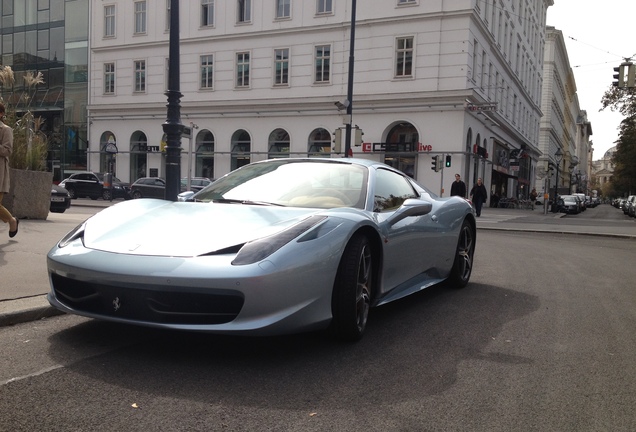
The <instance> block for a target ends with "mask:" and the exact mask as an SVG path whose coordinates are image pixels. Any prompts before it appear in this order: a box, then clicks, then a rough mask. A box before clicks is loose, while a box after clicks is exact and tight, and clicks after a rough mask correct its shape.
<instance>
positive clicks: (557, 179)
mask: <svg viewBox="0 0 636 432" xmlns="http://www.w3.org/2000/svg"><path fill="white" fill-rule="evenodd" d="M559 165H561V161H559V163H557V167H556V178H555V179H554V201H553V203H552V212H553V213H556V212H557V193H558V188H559Z"/></svg>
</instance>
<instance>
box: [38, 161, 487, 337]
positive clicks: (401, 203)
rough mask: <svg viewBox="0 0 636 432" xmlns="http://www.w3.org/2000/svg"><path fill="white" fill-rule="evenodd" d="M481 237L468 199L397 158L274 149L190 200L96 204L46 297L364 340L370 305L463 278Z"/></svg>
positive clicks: (236, 329)
mask: <svg viewBox="0 0 636 432" xmlns="http://www.w3.org/2000/svg"><path fill="white" fill-rule="evenodd" d="M166 227H173V228H174V229H166ZM475 242H476V217H475V212H474V210H473V208H472V206H471V204H470V202H468V201H467V200H465V199H463V198H461V197H457V196H454V197H449V198H446V197H445V198H441V199H440V198H438V197H437V196H436V195H435V194H433V193H432V192H430V191H429V190H427V189H425V188H424V187H422V186H420V185H419V184H418V183H416V182H415V181H414V180H413V179H411V178H410V177H409V176H408V175H406V174H404V173H402V172H400V171H398V170H396V169H394V168H392V167H390V166H387V165H385V164H382V163H379V162H375V161H371V160H366V159H354V158H347V159H320V158H315V159H314V158H284V159H272V160H267V161H261V162H254V163H252V164H249V165H245V166H243V167H241V168H238V169H236V170H234V171H232V172H230V173H229V174H227V175H225V176H224V177H223V178H220V179H218V180H217V181H215V182H214V183H213V184H211V185H210V186H209V187H207V188H206V189H204V190H202V191H200V192H198V193H197V194H195V195H194V196H193V199H192V201H189V202H179V201H166V200H158V199H143V200H132V201H127V202H124V203H120V204H118V205H116V206H111V207H108V208H107V209H104V210H102V211H101V212H99V213H97V214H96V215H94V216H93V217H91V218H89V219H88V220H86V221H85V222H84V223H82V224H81V225H80V226H78V227H77V228H76V229H74V230H73V231H71V232H70V233H68V234H67V235H66V236H64V238H62V239H61V240H60V242H59V243H58V244H57V245H56V246H54V247H53V248H52V249H51V251H50V252H49V254H48V257H47V265H48V272H49V276H50V278H49V280H50V283H51V291H50V292H49V295H48V300H49V302H50V303H51V304H52V305H53V306H54V307H56V308H58V309H60V310H62V311H65V312H68V313H73V314H78V315H83V316H87V317H92V318H98V319H104V320H109V321H114V322H119V323H129V324H136V325H144V326H150V327H157V328H165V329H178V330H194V331H207V332H213V333H224V334H227V333H235V334H252V335H274V334H284V333H295V332H302V331H310V330H317V329H327V328H329V329H330V330H331V331H332V333H333V334H334V335H335V336H336V337H338V338H341V339H344V340H358V339H360V338H361V337H362V335H363V333H364V331H365V329H366V324H367V318H368V317H369V309H370V308H371V307H374V306H380V305H383V304H386V303H389V302H391V301H393V300H398V299H401V298H403V297H405V296H407V295H409V294H413V293H416V292H418V291H421V290H422V289H425V288H427V287H430V286H432V285H436V284H439V283H441V282H446V284H447V286H448V287H451V288H462V287H465V286H466V285H467V284H468V282H469V279H470V276H471V273H472V268H473V262H474V261H473V256H474V251H475ZM97 282H99V283H97Z"/></svg>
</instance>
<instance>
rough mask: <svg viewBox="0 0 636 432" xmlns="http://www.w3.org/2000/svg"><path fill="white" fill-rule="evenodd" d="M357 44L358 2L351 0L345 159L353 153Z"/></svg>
mask: <svg viewBox="0 0 636 432" xmlns="http://www.w3.org/2000/svg"><path fill="white" fill-rule="evenodd" d="M355 43H356V0H351V36H350V41H349V83H348V85H347V101H348V102H349V104H348V105H347V124H346V126H345V157H346V158H348V157H349V156H350V153H351V122H352V121H353V119H352V113H353V64H354V54H353V53H354V50H355Z"/></svg>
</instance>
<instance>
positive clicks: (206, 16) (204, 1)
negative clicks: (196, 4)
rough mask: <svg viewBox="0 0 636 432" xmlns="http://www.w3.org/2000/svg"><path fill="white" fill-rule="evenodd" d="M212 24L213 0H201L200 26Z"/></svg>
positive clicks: (210, 25)
mask: <svg viewBox="0 0 636 432" xmlns="http://www.w3.org/2000/svg"><path fill="white" fill-rule="evenodd" d="M212 26H214V0H201V27H212Z"/></svg>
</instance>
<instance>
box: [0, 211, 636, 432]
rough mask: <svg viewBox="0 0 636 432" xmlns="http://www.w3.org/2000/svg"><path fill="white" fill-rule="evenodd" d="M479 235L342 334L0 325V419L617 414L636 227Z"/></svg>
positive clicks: (212, 423)
mask: <svg viewBox="0 0 636 432" xmlns="http://www.w3.org/2000/svg"><path fill="white" fill-rule="evenodd" d="M610 210H611V208H610ZM588 211H590V210H588ZM591 214H592V213H589V215H591ZM608 214H610V213H608ZM581 219H582V218H581ZM477 245H478V246H477V254H476V259H475V271H474V273H473V277H472V280H471V283H470V284H469V286H468V287H467V288H465V289H463V290H452V289H448V288H444V287H434V288H431V289H428V290H426V291H424V292H422V293H420V294H418V295H416V296H411V297H409V298H407V299H404V300H403V301H400V302H397V303H392V304H389V305H387V306H383V307H381V308H378V309H375V310H373V311H372V315H371V317H370V322H369V327H368V333H367V334H366V335H365V337H364V339H363V340H362V341H361V342H359V343H357V344H353V345H348V344H342V343H336V342H334V341H332V340H331V339H330V338H329V337H328V336H326V335H325V334H323V333H314V334H303V335H296V336H289V337H280V338H266V339H253V338H236V337H219V336H210V335H201V334H190V333H177V332H166V331H157V330H151V329H145V328H136V327H127V326H121V325H115V324H111V323H103V322H98V321H92V320H88V319H84V318H80V317H74V316H58V317H53V318H47V319H45V320H41V321H37V322H32V323H25V324H19V325H16V326H12V327H5V328H2V329H0V346H2V347H3V348H2V351H0V364H2V368H0V419H1V420H0V431H12V432H13V431H34V430H46V431H122V430H126V431H181V430H197V431H198V430H202V431H203V430H205V431H266V430H267V431H326V430H334V431H365V432H369V431H383V432H385V431H397V430H400V431H471V432H474V431H488V432H493V431H506V432H510V431H542V432H543V431H576V432H581V431H612V432H617V431H633V430H634V425H636V398H635V397H634V395H635V394H636V362H634V358H636V340H635V338H634V336H633V333H634V328H636V304H635V303H636V294H635V292H636V290H635V289H634V280H636V278H635V276H636V269H635V266H634V263H635V262H636V247H634V240H632V239H620V238H610V237H592V236H578V235H567V234H565V235H564V234H555V233H547V234H544V233H515V232H503V231H501V232H500V231H487V230H480V231H479V232H478V243H477Z"/></svg>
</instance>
